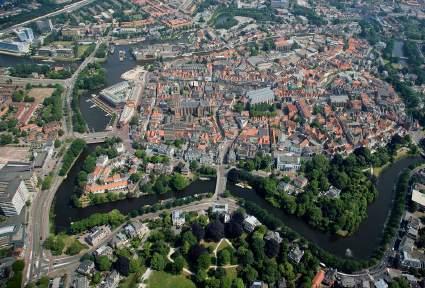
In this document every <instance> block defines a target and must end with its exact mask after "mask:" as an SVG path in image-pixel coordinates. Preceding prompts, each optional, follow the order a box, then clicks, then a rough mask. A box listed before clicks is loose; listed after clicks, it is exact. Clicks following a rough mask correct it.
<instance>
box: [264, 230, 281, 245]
mask: <svg viewBox="0 0 425 288" xmlns="http://www.w3.org/2000/svg"><path fill="white" fill-rule="evenodd" d="M264 239H266V240H267V241H270V240H273V241H276V242H277V243H279V244H280V243H282V241H283V239H282V237H280V234H279V232H277V231H271V230H269V231H267V234H266V236H265V237H264Z"/></svg>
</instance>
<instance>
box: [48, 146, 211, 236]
mask: <svg viewBox="0 0 425 288" xmlns="http://www.w3.org/2000/svg"><path fill="white" fill-rule="evenodd" d="M94 148H95V145H89V146H88V148H87V149H86V150H85V151H84V152H83V153H82V154H81V155H80V157H79V159H78V160H77V161H76V163H75V165H74V166H73V167H72V168H71V170H70V171H69V173H68V176H67V178H66V179H65V180H64V181H63V182H62V184H61V185H60V187H59V189H58V191H57V192H56V195H55V199H54V201H53V204H52V205H53V207H51V209H53V212H54V220H53V221H54V227H55V232H56V233H59V232H65V231H67V230H68V229H69V228H70V226H71V223H72V222H74V221H78V220H81V219H85V218H87V217H89V216H90V215H92V214H94V213H106V212H109V211H111V210H113V209H118V210H119V211H120V212H121V213H123V214H127V213H130V212H131V211H133V210H136V209H139V208H141V207H143V206H144V205H153V204H155V203H158V202H160V201H161V200H166V199H171V198H182V197H186V196H193V195H195V194H202V193H214V191H215V182H216V181H215V179H212V180H205V181H203V180H197V181H194V182H193V183H192V184H190V185H189V186H188V187H187V188H186V189H185V190H183V191H181V192H178V193H166V194H161V195H146V196H141V197H139V198H131V199H124V200H119V201H115V202H110V203H104V204H99V205H95V206H88V207H85V208H77V207H75V206H74V205H73V203H72V196H73V195H74V193H75V189H76V179H77V176H78V173H79V172H80V171H81V169H82V167H83V164H84V160H85V158H86V157H87V155H88V154H89V153H90V152H91V151H93V150H94Z"/></svg>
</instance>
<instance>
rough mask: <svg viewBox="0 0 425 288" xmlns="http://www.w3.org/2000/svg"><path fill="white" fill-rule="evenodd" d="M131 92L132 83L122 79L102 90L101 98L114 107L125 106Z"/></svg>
mask: <svg viewBox="0 0 425 288" xmlns="http://www.w3.org/2000/svg"><path fill="white" fill-rule="evenodd" d="M131 93H132V87H131V85H130V83H129V82H127V81H122V82H119V83H117V84H115V85H112V86H110V87H108V88H105V89H103V90H102V91H100V98H101V99H102V100H104V101H105V102H106V103H107V104H108V105H110V106H112V107H123V106H124V104H125V103H126V102H127V100H128V99H129V98H130V96H131Z"/></svg>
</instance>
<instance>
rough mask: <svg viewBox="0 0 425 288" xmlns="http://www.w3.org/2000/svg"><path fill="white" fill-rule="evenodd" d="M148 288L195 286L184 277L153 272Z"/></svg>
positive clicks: (193, 287)
mask: <svg viewBox="0 0 425 288" xmlns="http://www.w3.org/2000/svg"><path fill="white" fill-rule="evenodd" d="M147 287H148V288H195V287H196V286H195V284H194V283H193V282H192V281H190V280H189V279H187V278H186V277H184V276H182V275H179V276H176V275H171V274H168V273H165V272H159V271H154V272H153V273H152V275H151V276H150V277H149V280H148V285H147Z"/></svg>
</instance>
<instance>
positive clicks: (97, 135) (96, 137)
mask: <svg viewBox="0 0 425 288" xmlns="http://www.w3.org/2000/svg"><path fill="white" fill-rule="evenodd" d="M75 136H77V138H80V139H83V140H84V141H86V143H87V144H95V143H103V142H105V140H106V139H107V138H111V137H113V136H114V132H113V131H102V132H91V133H85V134H77V133H75Z"/></svg>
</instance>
